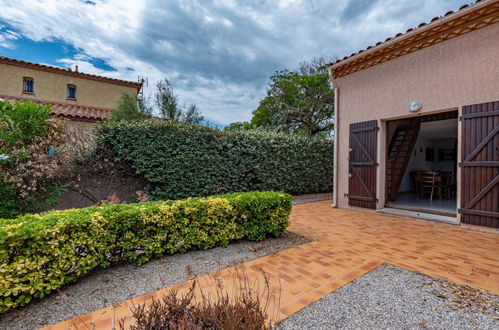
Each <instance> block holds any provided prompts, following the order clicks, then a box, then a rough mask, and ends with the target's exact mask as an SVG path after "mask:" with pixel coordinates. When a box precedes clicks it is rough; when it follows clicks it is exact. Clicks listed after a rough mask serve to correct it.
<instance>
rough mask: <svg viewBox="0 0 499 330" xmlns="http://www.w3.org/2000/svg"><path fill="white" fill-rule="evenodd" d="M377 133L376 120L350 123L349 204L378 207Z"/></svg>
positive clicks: (371, 207)
mask: <svg viewBox="0 0 499 330" xmlns="http://www.w3.org/2000/svg"><path fill="white" fill-rule="evenodd" d="M377 135H378V123H377V121H376V120H371V121H365V122H361V123H354V124H350V153H349V157H348V165H349V166H348V171H349V174H348V176H349V181H348V204H349V205H351V206H359V207H365V208H370V209H375V208H376V202H377V198H376V172H377V171H376V170H377V166H378V163H377Z"/></svg>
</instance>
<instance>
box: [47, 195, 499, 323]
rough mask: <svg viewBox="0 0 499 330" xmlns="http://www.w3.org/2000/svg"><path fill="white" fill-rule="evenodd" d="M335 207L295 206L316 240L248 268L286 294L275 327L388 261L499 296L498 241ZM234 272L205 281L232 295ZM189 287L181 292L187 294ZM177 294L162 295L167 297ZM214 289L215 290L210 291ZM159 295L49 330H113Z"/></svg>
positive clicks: (302, 226) (297, 225)
mask: <svg viewBox="0 0 499 330" xmlns="http://www.w3.org/2000/svg"><path fill="white" fill-rule="evenodd" d="M330 205H331V202H330V201H324V202H317V203H310V204H302V205H296V206H294V207H293V212H292V215H291V222H292V226H291V228H290V229H291V230H292V231H294V232H296V233H299V234H302V235H305V236H307V237H310V238H313V239H316V241H314V242H311V243H308V244H305V245H301V246H298V247H295V248H292V249H288V250H285V251H282V252H280V253H277V254H274V255H270V256H266V257H263V258H259V259H256V260H253V261H250V262H248V263H245V264H244V266H245V271H246V273H247V276H248V277H249V278H250V280H252V281H255V283H256V282H261V273H259V269H263V270H264V271H265V272H266V273H267V274H268V276H269V279H270V281H271V286H272V287H273V288H280V290H281V302H280V305H279V308H278V311H277V312H276V313H275V317H274V321H279V320H282V319H284V318H286V317H287V316H289V315H291V314H293V313H295V312H297V311H299V310H300V309H302V308H304V307H306V306H307V305H309V304H311V303H312V302H314V301H316V300H318V299H320V298H321V297H323V296H325V295H327V294H329V293H331V292H332V291H334V290H336V289H337V288H339V287H341V286H343V285H345V284H346V283H348V282H350V281H352V280H354V279H355V278H357V277H359V276H361V275H362V274H364V273H366V272H368V271H370V270H372V269H374V268H376V267H377V266H378V265H380V264H381V263H383V262H388V263H392V264H395V265H398V266H401V267H404V268H407V269H410V270H417V271H420V272H422V273H424V274H427V275H430V276H435V277H439V278H442V279H447V280H450V281H453V282H455V283H458V284H467V285H469V286H471V287H474V288H477V289H484V290H487V291H489V292H490V293H494V294H499V235H498V234H493V233H482V232H477V231H471V230H464V229H461V228H459V227H453V226H449V225H440V224H433V223H427V222H421V221H416V220H411V219H405V218H397V217H391V216H386V215H381V214H374V213H364V212H356V211H349V210H339V209H332V208H331V206H330ZM234 271H235V270H234V269H233V268H232V269H231V268H229V269H225V270H222V271H220V272H218V273H216V274H211V275H208V276H206V277H204V278H201V279H200V280H199V284H200V285H201V286H206V287H208V286H209V285H211V284H212V279H213V277H214V276H217V277H219V278H221V279H222V280H223V281H225V283H226V287H227V288H228V289H229V291H230V290H233V286H232V285H231V284H230V283H232V281H231V278H232V277H233V274H234ZM186 287H187V284H186V283H183V284H181V285H179V286H177V288H180V290H181V291H182V290H185V289H186ZM169 290H171V288H166V289H163V290H160V291H159V292H156V293H155V294H157V295H161V294H162V293H165V292H167V291H169ZM207 290H208V289H207ZM152 296H153V294H148V295H145V296H142V297H138V298H135V299H133V300H132V301H128V302H124V303H122V304H121V305H119V306H110V307H108V308H105V309H102V310H99V311H96V312H93V313H90V314H87V315H84V316H81V317H79V318H75V319H73V320H69V321H65V322H62V323H59V324H57V325H54V326H52V327H49V329H70V328H81V329H84V328H85V329H86V328H91V325H92V324H93V325H94V326H95V329H111V328H112V327H113V326H114V325H116V323H115V322H117V321H114V320H118V319H120V318H122V317H126V316H127V315H129V313H130V312H129V308H130V306H133V305H134V304H141V303H144V302H147V301H149V300H150V299H151V298H152Z"/></svg>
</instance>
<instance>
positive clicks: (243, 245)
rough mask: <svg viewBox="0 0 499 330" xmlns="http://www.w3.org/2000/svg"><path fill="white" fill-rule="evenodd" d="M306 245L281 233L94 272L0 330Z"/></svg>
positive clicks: (35, 324) (0, 321)
mask: <svg viewBox="0 0 499 330" xmlns="http://www.w3.org/2000/svg"><path fill="white" fill-rule="evenodd" d="M307 242H310V240H309V239H307V238H305V237H303V236H299V235H297V234H293V233H291V232H285V233H284V234H283V235H282V236H281V237H280V238H269V239H266V240H265V241H263V242H248V241H241V242H236V243H233V244H231V245H229V246H228V247H227V248H214V249H211V250H206V251H192V252H188V253H186V254H179V255H173V256H166V257H164V258H161V259H158V260H153V261H151V262H149V263H147V264H144V265H142V266H141V267H137V266H135V264H131V263H127V264H122V265H115V266H112V267H110V268H108V269H101V270H97V271H94V272H92V273H90V274H88V275H87V276H85V277H83V278H82V279H80V280H79V281H78V282H76V283H73V284H71V285H68V286H67V287H65V288H63V289H61V290H60V291H59V292H57V293H54V294H52V295H51V296H49V297H46V298H45V299H42V300H39V301H36V302H33V303H31V304H30V305H28V306H25V307H23V308H19V309H17V310H13V311H10V312H8V313H6V314H5V315H1V316H0V329H9V330H10V329H36V328H39V327H42V326H46V325H49V324H53V323H57V322H60V321H63V320H66V319H69V318H72V317H75V316H79V315H82V314H86V313H89V312H92V311H95V310H98V309H100V308H104V307H106V306H109V305H111V304H116V303H119V302H122V301H125V300H128V299H131V298H133V297H137V296H141V295H143V294H146V293H149V292H152V291H155V290H158V289H161V288H165V287H169V286H172V285H175V284H177V283H181V282H184V281H186V280H187V274H188V270H189V272H192V274H194V275H195V276H201V275H205V274H209V273H213V272H216V271H218V270H221V269H224V268H227V267H231V266H235V265H238V264H240V263H243V262H245V261H248V260H252V259H255V258H259V257H262V256H265V255H268V254H272V253H276V252H279V251H282V250H285V249H288V248H291V247H293V246H296V245H300V244H304V243H307Z"/></svg>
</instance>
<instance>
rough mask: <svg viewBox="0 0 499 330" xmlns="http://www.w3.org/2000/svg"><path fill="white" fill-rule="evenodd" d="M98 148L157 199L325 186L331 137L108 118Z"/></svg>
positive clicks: (328, 185) (329, 168)
mask: <svg viewBox="0 0 499 330" xmlns="http://www.w3.org/2000/svg"><path fill="white" fill-rule="evenodd" d="M97 136H98V143H99V147H100V148H103V149H106V150H109V151H111V152H112V154H113V155H114V160H115V161H116V162H126V163H128V164H130V165H131V166H132V167H133V168H134V170H135V172H136V174H138V175H140V176H143V178H144V179H145V180H146V181H147V187H146V190H147V193H148V194H149V195H150V196H151V197H152V198H154V199H180V198H186V197H193V196H208V195H213V194H221V193H231V192H241V191H257V190H258V191H272V190H274V191H285V192H287V193H290V194H307V193H318V192H325V191H330V190H331V188H332V184H333V181H332V179H333V161H332V159H333V142H332V141H330V140H325V139H323V138H318V137H309V136H303V135H297V134H294V135H293V134H284V133H276V132H268V131H262V130H250V131H233V132H221V131H219V130H216V129H213V128H210V127H202V126H196V125H187V124H183V123H177V122H173V121H166V120H149V121H136V122H107V123H106V124H105V125H104V126H102V127H101V128H100V130H99V131H98V134H97Z"/></svg>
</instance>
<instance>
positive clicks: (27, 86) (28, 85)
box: [23, 77, 35, 94]
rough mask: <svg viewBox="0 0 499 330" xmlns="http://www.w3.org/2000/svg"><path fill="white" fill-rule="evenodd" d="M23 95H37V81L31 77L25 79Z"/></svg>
mask: <svg viewBox="0 0 499 330" xmlns="http://www.w3.org/2000/svg"><path fill="white" fill-rule="evenodd" d="M23 93H28V94H33V93H35V80H34V79H33V78H31V77H24V78H23Z"/></svg>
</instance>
